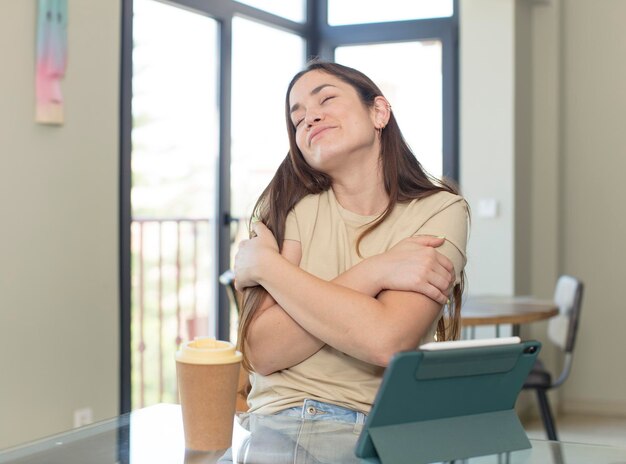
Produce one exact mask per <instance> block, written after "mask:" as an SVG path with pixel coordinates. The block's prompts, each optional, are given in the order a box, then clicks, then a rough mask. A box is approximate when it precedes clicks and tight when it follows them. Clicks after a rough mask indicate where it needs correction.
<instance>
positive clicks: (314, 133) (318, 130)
mask: <svg viewBox="0 0 626 464" xmlns="http://www.w3.org/2000/svg"><path fill="white" fill-rule="evenodd" d="M329 129H334V126H329V125H324V126H315V127H313V128H312V129H311V132H309V136H308V140H307V145H308V146H311V144H312V143H313V139H316V138H319V137H321V136H322V135H323V134H324V133H326V132H327V131H328V130H329Z"/></svg>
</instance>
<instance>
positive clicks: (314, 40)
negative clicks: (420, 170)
mask: <svg viewBox="0 0 626 464" xmlns="http://www.w3.org/2000/svg"><path fill="white" fill-rule="evenodd" d="M155 1H161V2H163V3H167V4H170V5H174V6H179V7H182V8H186V9H189V10H191V11H194V12H196V13H200V14H205V15H207V16H210V17H211V18H213V19H215V20H216V21H217V22H218V23H219V26H220V33H219V34H220V35H219V41H220V43H219V49H220V56H219V79H218V82H219V87H220V88H219V104H220V118H219V124H220V127H219V138H220V141H219V165H218V195H217V199H218V200H217V201H218V204H217V218H219V219H220V220H218V221H216V228H217V230H216V237H217V240H216V250H215V253H216V257H217V259H216V261H215V266H216V269H215V271H216V275H220V274H221V273H222V272H223V271H225V270H226V269H228V268H229V266H230V223H231V216H230V163H231V153H230V148H231V147H230V137H231V121H230V120H231V76H232V61H231V60H232V21H233V18H234V17H235V16H241V17H245V18H246V19H250V20H254V21H258V22H261V23H263V24H265V25H268V26H271V27H276V28H278V29H282V30H285V31H288V32H291V33H294V34H296V35H299V36H300V37H302V38H303V39H304V40H305V42H306V57H307V59H311V58H314V57H319V58H321V59H327V60H333V59H334V51H335V49H336V48H337V47H339V46H343V45H361V44H372V43H391V42H406V41H419V40H430V39H436V40H440V41H441V43H442V76H443V82H442V98H443V101H442V113H443V121H442V129H443V131H442V132H443V134H442V135H443V141H442V142H443V143H442V147H443V175H444V176H445V177H447V178H450V179H452V180H453V181H455V182H457V183H458V180H459V156H458V139H459V128H458V113H459V111H458V0H454V14H453V15H452V16H451V17H447V18H432V19H419V20H408V21H393V22H384V23H371V24H355V25H337V26H330V25H329V24H328V19H327V18H328V0H306V19H305V22H303V23H299V22H295V21H291V20H289V19H286V18H283V17H281V16H277V15H274V14H272V13H269V12H267V11H263V10H259V9H257V8H254V7H251V6H249V5H245V4H243V3H239V2H237V1H234V0H220V1H208V0H155ZM121 16H122V25H121V34H122V37H121V47H122V50H121V71H120V148H119V149H120V184H119V192H120V197H119V209H120V229H119V238H120V255H119V262H120V412H121V413H126V412H129V411H130V410H131V352H132V346H131V247H130V244H131V235H130V234H131V232H130V231H131V221H132V209H131V200H130V194H131V188H132V171H131V151H132V144H131V132H132V106H131V104H132V46H133V44H132V37H133V0H122V15H121ZM222 244H228V246H222ZM216 303H217V304H216V307H217V308H218V311H217V313H216V318H217V320H216V321H215V322H216V325H215V326H216V328H217V336H218V337H219V338H223V339H228V338H229V333H230V303H229V300H228V295H227V293H226V291H225V289H224V288H223V286H218V292H217V302H216Z"/></svg>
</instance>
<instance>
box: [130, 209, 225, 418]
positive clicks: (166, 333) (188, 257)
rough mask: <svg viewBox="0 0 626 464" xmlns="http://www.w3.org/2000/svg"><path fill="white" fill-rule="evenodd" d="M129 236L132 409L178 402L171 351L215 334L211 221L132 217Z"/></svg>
mask: <svg viewBox="0 0 626 464" xmlns="http://www.w3.org/2000/svg"><path fill="white" fill-rule="evenodd" d="M131 240H132V325H131V332H132V335H131V336H132V338H131V343H132V407H133V409H134V408H140V407H144V406H148V405H150V404H155V403H159V402H176V401H177V399H178V393H177V388H176V365H175V361H174V354H175V352H176V350H177V348H178V346H179V345H180V343H181V341H182V340H185V339H191V338H193V337H194V336H198V335H207V334H213V333H214V327H213V326H212V324H213V323H214V320H215V317H214V309H215V308H214V304H213V302H214V301H215V300H214V294H215V291H216V285H217V282H218V280H217V276H216V275H215V274H214V266H213V263H214V250H215V247H214V244H215V242H214V240H215V238H214V231H213V221H212V220H210V219H188V218H168V219H156V218H135V219H133V221H132V226H131Z"/></svg>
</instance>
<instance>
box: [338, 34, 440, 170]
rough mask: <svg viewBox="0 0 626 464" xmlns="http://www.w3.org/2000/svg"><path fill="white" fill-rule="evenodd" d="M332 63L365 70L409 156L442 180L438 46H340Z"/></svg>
mask: <svg viewBox="0 0 626 464" xmlns="http://www.w3.org/2000/svg"><path fill="white" fill-rule="evenodd" d="M335 60H336V61H337V63H341V64H345V65H347V66H351V67H353V68H356V69H358V70H359V71H362V72H364V73H365V74H367V75H368V76H369V77H370V78H371V79H372V80H373V81H374V82H375V83H376V84H377V85H378V86H379V87H380V88H381V90H382V91H383V94H384V95H385V96H386V97H387V99H388V100H389V102H390V103H391V107H392V109H393V112H394V114H395V116H396V119H397V121H398V124H399V125H400V129H401V130H402V134H403V135H404V138H405V140H406V141H407V142H408V144H409V146H410V147H411V149H412V150H413V153H414V154H415V156H416V157H417V159H418V160H419V161H420V163H422V165H423V166H424V168H425V169H426V171H428V172H429V173H430V174H432V175H434V176H436V177H440V176H441V173H442V171H443V162H442V94H441V89H442V83H441V42H439V41H420V42H402V43H391V44H376V45H358V46H346V47H338V48H337V49H336V50H335Z"/></svg>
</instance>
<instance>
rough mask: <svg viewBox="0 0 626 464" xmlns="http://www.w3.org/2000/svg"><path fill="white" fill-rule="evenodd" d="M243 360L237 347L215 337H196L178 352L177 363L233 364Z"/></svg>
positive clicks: (183, 345) (184, 344)
mask: <svg viewBox="0 0 626 464" xmlns="http://www.w3.org/2000/svg"><path fill="white" fill-rule="evenodd" d="M241 358H242V355H241V353H240V352H239V351H237V350H236V348H235V345H233V344H232V343H231V342H227V341H224V340H216V339H215V338H213V337H196V338H195V339H193V340H191V341H188V342H185V343H183V344H182V346H181V347H180V350H178V351H177V352H176V361H178V362H183V363H187V364H233V363H236V362H240V361H241Z"/></svg>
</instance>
